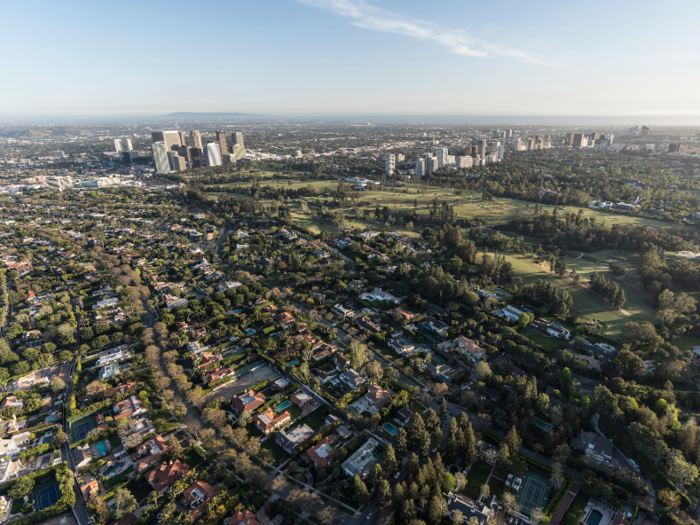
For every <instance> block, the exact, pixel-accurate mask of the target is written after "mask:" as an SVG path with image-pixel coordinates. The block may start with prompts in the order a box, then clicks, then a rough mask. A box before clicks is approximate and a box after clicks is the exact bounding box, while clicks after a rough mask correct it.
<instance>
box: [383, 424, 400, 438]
mask: <svg viewBox="0 0 700 525" xmlns="http://www.w3.org/2000/svg"><path fill="white" fill-rule="evenodd" d="M382 428H383V429H384V430H386V431H387V432H388V433H389V434H391V435H392V436H395V435H396V434H398V433H399V431H398V430H397V428H396V427H395V426H394V425H392V424H391V423H384V424H383V425H382Z"/></svg>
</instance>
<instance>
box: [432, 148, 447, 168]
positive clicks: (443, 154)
mask: <svg viewBox="0 0 700 525" xmlns="http://www.w3.org/2000/svg"><path fill="white" fill-rule="evenodd" d="M435 156H436V157H437V160H438V167H440V168H442V167H444V166H447V148H435Z"/></svg>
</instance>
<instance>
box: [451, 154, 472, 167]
mask: <svg viewBox="0 0 700 525" xmlns="http://www.w3.org/2000/svg"><path fill="white" fill-rule="evenodd" d="M473 161H474V159H472V158H471V156H469V155H466V156H464V157H456V158H455V166H456V167H457V168H471V167H472V163H473Z"/></svg>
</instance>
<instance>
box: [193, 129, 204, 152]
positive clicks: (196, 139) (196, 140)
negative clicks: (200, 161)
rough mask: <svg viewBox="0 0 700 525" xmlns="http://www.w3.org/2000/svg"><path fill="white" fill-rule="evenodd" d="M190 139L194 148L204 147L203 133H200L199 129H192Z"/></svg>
mask: <svg viewBox="0 0 700 525" xmlns="http://www.w3.org/2000/svg"><path fill="white" fill-rule="evenodd" d="M190 140H191V141H192V147H193V148H199V149H202V135H200V134H199V131H190Z"/></svg>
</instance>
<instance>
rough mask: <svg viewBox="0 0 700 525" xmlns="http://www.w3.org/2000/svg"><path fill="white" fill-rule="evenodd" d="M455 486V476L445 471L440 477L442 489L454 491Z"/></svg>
mask: <svg viewBox="0 0 700 525" xmlns="http://www.w3.org/2000/svg"><path fill="white" fill-rule="evenodd" d="M455 488H457V483H456V482H455V477H454V476H453V475H452V474H451V473H449V472H447V473H446V474H445V475H444V477H443V478H442V490H444V491H445V492H454V490H455Z"/></svg>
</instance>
